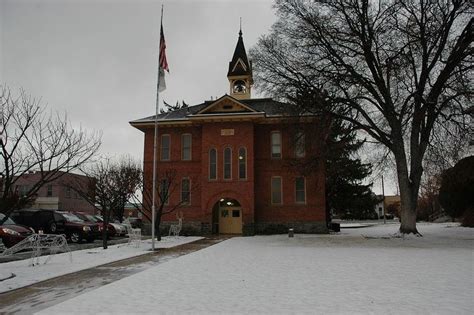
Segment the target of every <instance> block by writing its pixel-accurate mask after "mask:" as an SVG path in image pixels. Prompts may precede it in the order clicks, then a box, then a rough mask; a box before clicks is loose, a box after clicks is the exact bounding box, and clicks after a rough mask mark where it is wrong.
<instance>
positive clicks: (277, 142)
mask: <svg viewBox="0 0 474 315" xmlns="http://www.w3.org/2000/svg"><path fill="white" fill-rule="evenodd" d="M272 158H275V159H281V134H280V132H279V131H274V132H272Z"/></svg>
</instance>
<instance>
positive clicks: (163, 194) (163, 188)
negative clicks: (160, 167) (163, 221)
mask: <svg viewBox="0 0 474 315" xmlns="http://www.w3.org/2000/svg"><path fill="white" fill-rule="evenodd" d="M160 201H161V202H162V203H164V204H165V205H168V204H169V201H170V196H169V184H168V180H167V179H162V180H161V183H160Z"/></svg>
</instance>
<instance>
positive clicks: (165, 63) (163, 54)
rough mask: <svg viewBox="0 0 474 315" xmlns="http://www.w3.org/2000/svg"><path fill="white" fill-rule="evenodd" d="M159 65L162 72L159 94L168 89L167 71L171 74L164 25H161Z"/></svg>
mask: <svg viewBox="0 0 474 315" xmlns="http://www.w3.org/2000/svg"><path fill="white" fill-rule="evenodd" d="M159 57H160V59H159V65H158V71H159V72H160V74H159V76H160V80H159V82H158V92H161V91H164V90H165V89H166V83H165V70H166V71H168V73H169V72H170V70H169V68H168V61H167V60H166V42H165V33H163V23H162V24H161V30H160V55H159Z"/></svg>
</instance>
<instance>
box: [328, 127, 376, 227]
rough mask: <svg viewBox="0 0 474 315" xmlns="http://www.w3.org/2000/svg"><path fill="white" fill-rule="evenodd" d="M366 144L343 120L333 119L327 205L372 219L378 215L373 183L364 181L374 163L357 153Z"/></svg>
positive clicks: (343, 213)
mask: <svg viewBox="0 0 474 315" xmlns="http://www.w3.org/2000/svg"><path fill="white" fill-rule="evenodd" d="M363 144H364V141H361V140H359V139H357V137H356V133H355V132H354V131H353V130H352V129H351V128H350V127H349V126H347V125H345V124H344V123H343V122H342V120H340V119H336V120H334V121H333V122H332V124H331V130H330V133H329V136H328V139H327V148H328V149H327V152H326V155H325V159H326V209H327V210H328V211H333V212H335V213H336V214H337V215H339V216H341V217H342V218H348V219H371V218H375V215H376V214H375V212H374V206H375V203H376V200H375V196H374V194H373V193H372V191H371V187H372V184H368V185H363V184H362V181H363V180H364V179H365V178H367V176H369V175H370V174H371V173H372V167H371V165H370V164H364V163H362V161H361V160H360V158H357V157H356V156H355V155H356V153H357V151H358V150H359V149H360V148H361V147H362V146H363Z"/></svg>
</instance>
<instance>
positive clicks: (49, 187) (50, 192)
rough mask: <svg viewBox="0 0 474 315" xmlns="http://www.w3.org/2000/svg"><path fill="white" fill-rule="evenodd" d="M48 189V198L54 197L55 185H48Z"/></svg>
mask: <svg viewBox="0 0 474 315" xmlns="http://www.w3.org/2000/svg"><path fill="white" fill-rule="evenodd" d="M46 188H47V191H46V197H53V185H48V186H47V187H46Z"/></svg>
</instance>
